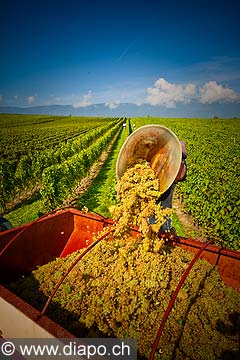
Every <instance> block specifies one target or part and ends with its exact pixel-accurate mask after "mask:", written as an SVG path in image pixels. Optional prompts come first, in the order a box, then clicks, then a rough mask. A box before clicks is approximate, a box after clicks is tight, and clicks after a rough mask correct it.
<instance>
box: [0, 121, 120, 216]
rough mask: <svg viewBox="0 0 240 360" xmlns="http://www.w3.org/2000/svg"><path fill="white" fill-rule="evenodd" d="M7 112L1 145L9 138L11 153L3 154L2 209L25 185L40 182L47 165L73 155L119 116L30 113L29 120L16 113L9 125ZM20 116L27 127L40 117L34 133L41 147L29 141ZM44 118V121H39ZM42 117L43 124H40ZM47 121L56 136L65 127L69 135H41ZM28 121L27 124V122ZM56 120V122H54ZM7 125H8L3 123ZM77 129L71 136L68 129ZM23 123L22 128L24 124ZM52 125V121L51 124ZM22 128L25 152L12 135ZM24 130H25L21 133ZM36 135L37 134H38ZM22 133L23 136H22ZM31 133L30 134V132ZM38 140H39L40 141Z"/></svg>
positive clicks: (0, 177) (0, 176)
mask: <svg viewBox="0 0 240 360" xmlns="http://www.w3.org/2000/svg"><path fill="white" fill-rule="evenodd" d="M5 117H6V115H1V116H0V125H1V130H2V131H3V133H4V130H5V136H4V137H3V138H1V145H2V143H4V141H5V142H7V140H8V141H9V148H10V149H11V151H10V150H9V153H8V154H5V156H3V155H2V161H1V163H0V180H1V182H0V183H1V186H0V205H1V207H2V208H3V209H5V206H6V205H5V204H6V203H7V202H8V201H9V200H12V199H14V198H15V197H16V196H17V194H20V193H21V192H22V191H25V190H26V189H28V190H29V189H30V188H33V187H34V186H36V185H37V184H39V183H41V176H42V172H43V170H44V168H46V167H49V166H51V165H53V164H56V163H61V162H62V161H64V160H66V159H67V158H68V157H71V156H73V154H74V153H75V152H77V151H81V150H82V149H83V148H85V147H87V146H90V145H91V143H92V142H93V141H95V140H96V138H98V137H100V136H101V135H102V134H104V133H105V132H106V131H107V130H108V129H109V128H111V127H113V126H114V124H116V122H118V121H119V120H118V119H99V118H93V119H88V118H84V119H83V118H70V119H68V118H59V117H57V118H54V119H55V122H54V121H53V119H49V117H46V118H47V119H46V121H45V122H44V119H45V117H44V118H43V119H42V118H41V119H40V118H39V117H37V116H35V117H34V116H33V119H31V118H29V117H28V116H27V120H28V121H26V120H25V115H22V116H20V115H17V117H16V119H14V118H13V121H14V120H15V122H14V123H13V122H11V121H10V120H11V118H8V117H7V119H8V120H9V124H8V126H7V125H6V124H5V123H6V120H7V119H5ZM17 120H18V121H19V123H20V124H21V122H22V123H23V124H24V126H25V128H26V129H28V130H30V129H32V126H35V125H36V124H35V123H34V121H38V123H37V129H36V128H33V129H35V136H33V137H34V140H35V141H36V144H37V142H38V140H37V139H38V137H40V138H39V139H40V140H41V151H39V150H38V147H37V146H36V147H35V148H34V150H32V149H31V146H30V145H29V142H27V141H26V139H27V138H26V137H25V133H26V132H27V131H26V129H25V130H24V131H23V130H22V128H21V127H20V126H19V125H18V123H17ZM40 120H41V121H40ZM39 121H40V125H39ZM42 122H43V123H44V124H43V126H44V127H43V128H42V127H41V123H42ZM46 123H47V125H48V123H50V124H51V127H50V128H49V130H51V131H50V132H51V134H55V135H54V136H57V135H58V130H60V132H59V134H60V137H61V136H62V135H63V129H65V136H66V138H65V139H64V141H62V142H61V143H58V144H57V145H55V143H54V142H53V141H52V135H51V136H49V137H47V134H46V136H42V137H41V135H43V134H45V133H46V131H48V127H47V128H46V126H47V125H46ZM59 123H60V124H61V127H60V125H59ZM26 124H27V125H26ZM54 124H55V126H54ZM4 125H5V127H4ZM74 125H75V128H76V129H77V132H76V133H75V135H74V137H73V136H72V137H70V139H69V137H68V136H69V132H70V133H71V132H72V131H73V127H74ZM24 126H23V128H24ZM48 126H49V125H48ZM18 128H19V132H18V135H19V138H20V140H21V141H23V142H26V145H25V149H26V151H25V153H24V154H23V153H22V152H21V151H20V150H19V148H18V147H16V146H15V144H14V141H13V139H14V138H15V135H16V134H15V132H16V133H17V130H16V129H18ZM21 131H22V133H21ZM8 132H11V135H12V136H9V138H7V139H6V137H7V133H8ZM36 135H37V136H38V137H37V138H36ZM21 136H22V137H21ZM28 136H29V134H28ZM40 140H39V141H40Z"/></svg>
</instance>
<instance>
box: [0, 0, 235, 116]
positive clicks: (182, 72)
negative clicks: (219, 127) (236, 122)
mask: <svg viewBox="0 0 240 360" xmlns="http://www.w3.org/2000/svg"><path fill="white" fill-rule="evenodd" d="M239 14H240V1H237V0H235V1H233V0H228V1H222V0H218V1H215V0H213V1H211V0H209V1H205V0H203V1H194V0H192V1H184V0H181V1H177V0H175V1H170V0H169V1H162V0H158V1H157V0H156V1H153V0H148V1H143V0H138V1H137V0H136V1H135V0H128V1H125V0H121V1H113V0H112V1H107V0H106V1H105V0H100V1H97V0H89V1H73V0H68V1H61V0H59V1H55V0H52V1H49V0H48V1H45V0H41V1H33V0H32V1H30V0H21V1H15V0H9V1H5V2H4V3H3V2H1V9H0V30H1V34H2V36H1V38H2V39H1V48H2V51H1V52H2V54H1V56H0V65H1V73H0V106H1V105H2V106H3V105H7V106H21V107H27V106H35V105H50V104H72V105H73V106H75V107H76V108H77V107H85V106H87V105H91V104H94V103H105V104H106V106H108V107H110V108H116V107H117V106H118V104H119V103H122V102H125V103H126V102H128V103H134V104H139V105H140V104H150V105H152V106H160V107H164V108H167V109H168V108H169V109H171V108H177V107H178V106H181V105H183V104H184V105H185V106H186V108H187V106H194V105H193V104H194V103H195V104H196V103H197V104H198V105H199V104H201V106H203V107H204V106H207V105H208V104H221V106H222V104H226V105H227V106H229V104H232V105H233V106H237V108H238V110H240V21H239Z"/></svg>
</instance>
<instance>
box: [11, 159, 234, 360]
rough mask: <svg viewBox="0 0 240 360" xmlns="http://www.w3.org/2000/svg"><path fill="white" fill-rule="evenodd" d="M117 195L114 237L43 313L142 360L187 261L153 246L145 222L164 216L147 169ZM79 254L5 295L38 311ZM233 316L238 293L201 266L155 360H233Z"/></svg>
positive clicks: (136, 171) (133, 174)
mask: <svg viewBox="0 0 240 360" xmlns="http://www.w3.org/2000/svg"><path fill="white" fill-rule="evenodd" d="M117 193H118V203H117V205H116V206H115V207H114V208H112V214H113V215H114V217H115V219H116V223H115V225H114V228H113V232H112V234H110V235H109V236H107V237H106V238H105V239H104V240H102V241H100V242H98V243H97V245H96V246H95V247H93V249H92V250H91V251H90V252H88V253H87V255H86V256H85V257H83V258H82V260H81V261H80V262H79V263H78V264H77V265H76V266H75V267H74V269H73V270H72V271H71V272H70V273H69V275H68V276H67V278H66V279H65V280H64V282H63V284H62V285H61V287H60V288H59V290H58V291H57V293H56V295H55V297H54V298H53V302H52V303H51V305H50V307H49V308H48V310H47V314H48V316H49V317H51V318H53V319H54V320H55V321H57V322H59V323H60V324H62V325H63V326H64V327H65V328H66V329H68V330H69V331H71V332H72V333H73V334H74V335H75V336H76V337H84V336H86V337H102V336H110V337H120V338H125V337H127V338H135V339H137V344H138V352H139V354H140V356H141V357H144V358H147V357H148V356H149V354H150V351H151V348H152V346H153V341H154V339H155V336H156V333H157V330H158V328H159V325H160V322H161V319H162V317H163V315H164V312H165V310H166V308H167V306H168V303H169V301H170V300H171V297H172V295H173V292H174V290H175V289H176V286H177V285H178V282H179V281H180V279H181V277H182V275H183V273H184V271H185V270H186V269H187V267H188V265H189V262H190V261H191V260H192V258H193V255H192V254H191V253H190V252H187V251H185V250H183V249H181V248H180V247H173V246H171V245H169V244H166V243H164V242H163V240H159V239H158V237H157V236H156V231H154V227H152V225H150V224H149V223H148V221H147V220H146V219H147V218H148V217H149V216H152V215H154V216H156V219H157V228H158V226H159V224H160V223H161V222H162V221H163V219H164V215H165V212H163V210H162V209H161V207H160V206H159V205H158V206H156V199H157V198H158V197H159V195H160V193H159V191H158V182H157V180H156V179H155V176H154V174H153V173H152V171H151V169H149V166H148V165H147V164H137V165H135V166H134V167H133V168H131V169H129V170H128V171H127V172H126V174H125V175H124V176H123V177H122V178H121V180H120V181H119V183H118V185H117ZM158 209H160V210H158ZM158 211H159V212H158ZM129 224H132V225H137V226H139V228H140V229H141V231H142V234H143V236H140V237H132V236H131V233H130V231H129ZM108 230H109V229H108ZM104 231H105V232H106V231H107V228H105V229H104ZM99 235H100V234H98V235H96V238H97V237H98V236H99ZM81 251H83V250H79V251H77V252H74V253H72V254H70V255H68V256H67V257H66V258H59V259H56V260H55V261H53V262H50V263H48V264H46V265H44V266H41V267H39V268H38V269H36V270H35V271H33V272H32V273H31V274H30V275H29V276H28V277H26V278H22V279H20V280H19V281H17V282H16V283H13V284H11V289H13V290H14V291H15V292H16V293H17V294H18V295H20V296H21V297H22V298H24V299H26V300H27V301H28V302H30V303H31V304H32V305H33V306H36V307H38V308H39V309H41V307H42V306H43V304H44V301H46V297H48V296H49V295H50V294H51V291H52V289H53V288H54V287H55V285H56V284H57V282H58V280H59V278H60V277H61V276H62V275H63V274H64V273H65V272H66V271H67V269H68V267H69V266H70V265H71V264H72V263H73V261H74V260H75V259H76V257H77V256H78V255H79V254H80V253H81ZM239 314H240V294H238V293H237V292H235V291H234V290H232V289H230V288H227V287H225V286H224V284H223V282H222V281H221V278H220V276H219V273H218V271H217V269H216V268H215V269H212V267H211V265H210V264H209V263H208V262H206V261H204V260H200V259H199V260H198V261H197V262H196V263H195V265H194V267H193V269H192V270H191V272H190V273H189V275H188V277H187V279H186V281H185V282H184V285H183V287H182V288H181V290H180V292H179V295H178V297H177V299H176V301H175V303H174V306H173V308H172V311H171V313H170V316H169V318H168V321H167V322H166V325H165V327H164V332H163V334H162V337H161V340H160V343H159V348H158V351H157V353H156V355H155V359H177V360H185V359H194V360H198V359H199V360H200V359H201V360H204V359H206V360H208V359H220V358H223V357H224V356H225V355H226V354H228V355H229V354H230V356H231V355H232V356H234V354H235V353H236V352H237V351H239V341H238V340H239V338H238V336H239V335H238V331H239V322H240V315H239Z"/></svg>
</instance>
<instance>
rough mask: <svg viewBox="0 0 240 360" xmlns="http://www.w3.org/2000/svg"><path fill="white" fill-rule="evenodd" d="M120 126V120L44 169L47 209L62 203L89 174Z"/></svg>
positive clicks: (43, 180) (43, 194)
mask: <svg viewBox="0 0 240 360" xmlns="http://www.w3.org/2000/svg"><path fill="white" fill-rule="evenodd" d="M120 126H121V123H119V122H118V123H117V124H116V125H115V126H113V127H111V128H110V129H109V130H108V131H104V134H103V135H102V136H101V137H98V138H97V139H96V140H95V141H94V142H93V143H92V144H91V145H90V146H89V147H87V148H85V149H83V150H82V151H79V152H78V153H76V154H75V155H73V156H72V157H70V158H69V159H67V160H65V161H63V162H62V163H60V164H56V165H52V166H50V167H48V168H46V169H45V170H44V171H43V175H42V189H41V195H42V199H43V202H44V206H45V209H47V210H49V209H54V208H56V207H58V206H60V205H61V204H62V202H63V201H64V199H65V198H66V197H67V196H68V195H70V194H71V192H72V189H73V187H74V186H75V185H76V184H77V183H79V181H80V180H81V179H82V178H83V177H84V176H86V175H87V171H88V170H89V169H90V167H91V166H92V165H93V163H94V162H95V161H97V160H98V158H99V157H100V155H101V154H102V152H103V151H104V150H105V149H106V148H107V146H108V145H109V144H110V141H111V140H112V139H113V137H114V136H115V135H116V133H117V131H118V130H119V127H120Z"/></svg>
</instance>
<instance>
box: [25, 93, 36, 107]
mask: <svg viewBox="0 0 240 360" xmlns="http://www.w3.org/2000/svg"><path fill="white" fill-rule="evenodd" d="M26 99H27V102H28V104H29V105H31V104H32V103H34V102H35V101H36V99H37V95H31V96H28V97H27V98H26Z"/></svg>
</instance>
